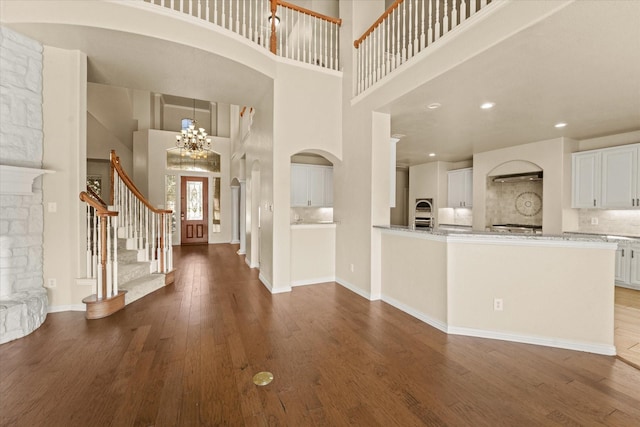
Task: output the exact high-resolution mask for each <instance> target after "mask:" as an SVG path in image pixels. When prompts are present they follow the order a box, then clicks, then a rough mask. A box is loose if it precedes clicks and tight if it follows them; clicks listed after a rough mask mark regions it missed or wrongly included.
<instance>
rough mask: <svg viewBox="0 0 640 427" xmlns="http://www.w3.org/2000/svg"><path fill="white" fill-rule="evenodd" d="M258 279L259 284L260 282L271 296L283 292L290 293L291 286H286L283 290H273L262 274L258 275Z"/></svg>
mask: <svg viewBox="0 0 640 427" xmlns="http://www.w3.org/2000/svg"><path fill="white" fill-rule="evenodd" d="M258 279H259V280H260V282H262V284H263V285H264V287H265V288H267V289H268V290H269V292H271V293H272V294H281V293H284V292H291V286H287V287H284V288H274V287H273V285H272V284H271V282H269V280H268V279H267V278H266V277H265V276H263V275H262V273H260V274H258Z"/></svg>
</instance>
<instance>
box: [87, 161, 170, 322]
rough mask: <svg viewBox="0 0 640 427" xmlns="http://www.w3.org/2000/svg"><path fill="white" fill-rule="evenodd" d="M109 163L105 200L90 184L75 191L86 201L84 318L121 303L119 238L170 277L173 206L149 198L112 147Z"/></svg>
mask: <svg viewBox="0 0 640 427" xmlns="http://www.w3.org/2000/svg"><path fill="white" fill-rule="evenodd" d="M110 169H111V173H110V178H111V198H110V205H107V203H106V202H104V201H103V200H102V199H101V198H100V196H98V195H97V194H96V193H95V192H93V191H92V190H91V189H89V188H88V189H87V191H86V192H85V191H83V192H82V193H80V200H82V201H83V202H85V203H86V204H87V223H86V225H87V242H86V246H87V247H86V263H87V276H88V277H90V278H94V279H96V285H95V286H96V291H95V294H93V295H90V296H88V297H86V298H84V299H83V300H82V301H83V302H84V303H85V304H86V305H87V312H86V317H87V319H99V318H102V317H106V316H109V315H111V314H113V313H115V312H116V311H118V310H120V309H121V308H123V307H124V306H125V299H124V294H125V292H126V291H124V290H121V289H119V284H118V239H123V240H124V241H125V242H126V248H127V249H128V250H135V251H137V254H136V256H137V260H138V261H146V262H150V265H151V268H150V272H151V273H163V274H164V275H165V284H167V283H172V282H173V274H174V272H173V248H172V242H171V228H170V226H171V224H170V221H171V214H172V211H170V210H164V209H156V208H154V207H153V206H151V205H150V204H149V202H148V201H147V200H146V199H145V198H144V197H143V196H142V194H141V193H140V191H138V189H137V188H136V187H135V185H133V182H131V179H130V178H129V177H128V176H127V174H126V173H125V172H124V170H123V169H122V167H121V165H120V159H119V158H118V156H116V154H115V152H114V151H112V152H111V168H110Z"/></svg>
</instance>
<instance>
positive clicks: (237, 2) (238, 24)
mask: <svg viewBox="0 0 640 427" xmlns="http://www.w3.org/2000/svg"><path fill="white" fill-rule="evenodd" d="M232 30H233V28H232ZM235 31H236V33H238V34H240V0H236V29H235Z"/></svg>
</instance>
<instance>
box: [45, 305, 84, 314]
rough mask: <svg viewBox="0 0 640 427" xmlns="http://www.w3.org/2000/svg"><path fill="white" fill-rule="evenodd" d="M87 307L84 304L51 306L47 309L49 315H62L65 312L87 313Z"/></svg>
mask: <svg viewBox="0 0 640 427" xmlns="http://www.w3.org/2000/svg"><path fill="white" fill-rule="evenodd" d="M86 310H87V306H86V305H84V304H69V305H50V306H49V307H48V308H47V313H62V312H63V311H86Z"/></svg>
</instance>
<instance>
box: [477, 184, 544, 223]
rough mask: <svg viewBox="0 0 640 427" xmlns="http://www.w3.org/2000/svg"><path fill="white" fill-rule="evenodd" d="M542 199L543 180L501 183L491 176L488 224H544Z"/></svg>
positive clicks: (487, 202) (488, 189)
mask: <svg viewBox="0 0 640 427" xmlns="http://www.w3.org/2000/svg"><path fill="white" fill-rule="evenodd" d="M542 200H543V199H542V181H524V182H516V183H507V182H505V183H499V182H493V181H492V180H491V179H490V178H489V179H488V180H487V200H486V209H487V211H486V220H487V224H486V225H487V226H491V225H493V224H526V225H542V208H543V206H542Z"/></svg>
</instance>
